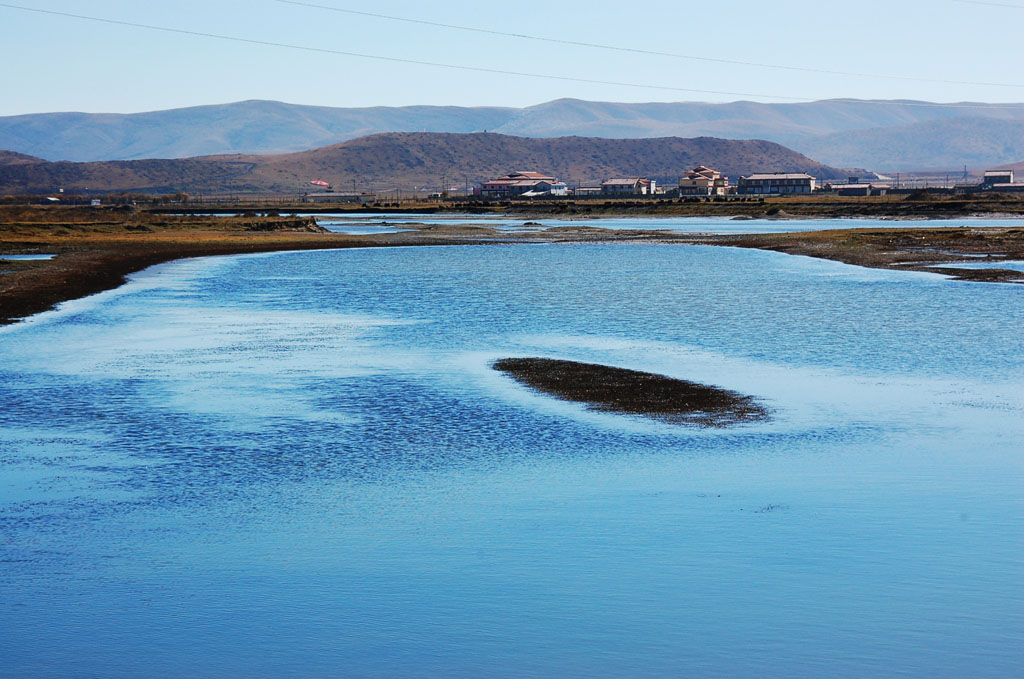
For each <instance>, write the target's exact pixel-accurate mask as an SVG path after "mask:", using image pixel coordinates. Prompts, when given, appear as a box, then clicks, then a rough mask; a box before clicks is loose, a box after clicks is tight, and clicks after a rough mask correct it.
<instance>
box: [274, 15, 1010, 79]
mask: <svg viewBox="0 0 1024 679" xmlns="http://www.w3.org/2000/svg"><path fill="white" fill-rule="evenodd" d="M276 2H279V3H281V4H285V5H298V6H301V7H313V8H316V9H325V10H329V11H331V12H341V13H343V14H353V15H357V16H365V17H373V18H375V19H387V20H388V21H402V22H405V23H409V24H419V25H421V26H433V27H435V28H449V29H452V30H456V31H468V32H471V33H483V34H485V35H500V36H503V37H507V38H520V39H523V40H535V41H538V42H548V43H555V44H558V45H572V46H575V47H589V48H592V49H600V50H611V51H615V52H629V53H632V54H644V55H648V56H657V57H669V58H672V59H685V60H690V61H703V62H710V63H716V64H729V65H732V66H753V67H756V68H774V69H779V70H784V71H801V72H804V73H818V74H824V75H841V76H849V77H857V78H884V79H889V80H911V81H916V82H926V83H941V84H943V85H976V86H980V87H1012V88H1019V89H1024V85H1014V84H1009V83H989V82H978V81H972V80H944V79H941V78H921V77H918V76H910V75H894V74H888V73H860V72H857V71H835V70H829V69H824V68H814V67H811V66H789V65H785V64H768V63H762V62H757V61H738V60H734V59H720V58H717V57H706V56H697V55H692V54H679V53H676V52H658V51H655V50H645V49H638V48H635V47H623V46H621V45H604V44H600V43H593V42H582V41H578V40H565V39H561V38H546V37H543V36H538V35H529V34H526V33H511V32H507V31H496V30H493V29H488V28H477V27H474V26H461V25H458V24H448V23H442V22H439V21H428V20H425V19H410V18H408V17H400V16H393V15H389V14H377V13H375V12H366V11H362V10H355V9H345V8H342V7H334V6H331V5H319V4H316V3H313V2H302V1H301V0H276ZM975 4H999V3H983V2H979V3H975ZM1006 6H1008V7H1015V5H1006ZM1021 9H1024V8H1021Z"/></svg>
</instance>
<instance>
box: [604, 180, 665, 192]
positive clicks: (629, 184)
mask: <svg viewBox="0 0 1024 679" xmlns="http://www.w3.org/2000/svg"><path fill="white" fill-rule="evenodd" d="M656 190H657V184H656V182H654V181H652V180H650V179H648V178H647V177H616V178H614V179H609V180H608V181H604V182H601V193H602V194H604V195H606V196H650V195H654V193H655V191H656Z"/></svg>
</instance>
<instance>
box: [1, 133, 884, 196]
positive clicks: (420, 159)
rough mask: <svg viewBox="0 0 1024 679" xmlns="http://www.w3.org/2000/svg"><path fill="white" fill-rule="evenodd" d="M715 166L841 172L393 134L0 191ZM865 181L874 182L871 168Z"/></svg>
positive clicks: (14, 181)
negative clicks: (290, 150) (298, 150)
mask: <svg viewBox="0 0 1024 679" xmlns="http://www.w3.org/2000/svg"><path fill="white" fill-rule="evenodd" d="M697 165H708V166H711V167H714V168H716V169H719V170H721V171H722V172H723V173H725V174H727V175H729V176H731V177H738V176H740V175H744V174H751V173H753V172H771V171H778V172H808V173H810V174H813V175H815V176H817V177H820V178H822V179H834V178H839V177H845V176H846V175H847V171H846V170H838V169H836V168H832V167H828V166H826V165H823V164H821V163H818V162H815V161H813V160H811V159H810V158H807V157H806V156H803V155H801V154H799V153H797V152H795V151H792V150H790V149H787V148H785V147H784V146H780V145H779V144H775V143H772V142H767V141H759V140H753V141H751V140H743V141H736V140H727V139H715V138H711V137H700V138H697V139H681V138H678V137H665V138H661V139H598V138H590V137H559V138H555V139H532V138H524V137H512V136H507V135H500V134H488V133H474V134H437V133H387V134H376V135H371V136H368V137H361V138H359V139H353V140H351V141H348V142H344V143H342V144H336V145H333V146H325V147H322V148H318V149H313V150H311V151H302V152H299V153H288V154H283V155H271V156H252V155H231V156H204V157H198V158H185V159H180V160H133V161H109V162H94V163H72V162H56V163H50V162H45V161H39V162H15V163H9V164H4V163H2V162H0V193H45V192H49V191H54V190H56V189H58V188H63V189H65V191H68V192H80V191H85V190H87V189H88V190H89V191H137V192H149V193H170V192H176V191H184V192H186V193H193V194H195V193H291V194H294V193H296V192H298V191H304V190H306V189H307V188H308V187H309V181H310V180H312V179H323V180H326V181H328V182H331V183H332V184H334V185H336V186H338V187H339V188H350V187H351V186H352V185H353V183H354V185H355V186H356V187H357V188H359V189H374V190H386V189H389V188H401V189H404V190H408V189H413V188H420V189H423V188H428V189H436V188H438V187H440V186H441V183H442V180H444V181H447V182H448V184H449V185H455V186H462V185H464V184H465V183H466V182H469V183H475V182H479V181H481V180H484V179H488V178H490V177H493V176H495V175H497V174H502V173H505V172H508V171H510V170H539V171H543V172H550V173H552V174H554V175H556V176H558V177H560V178H562V179H563V180H564V181H566V182H568V183H571V184H575V183H577V182H582V183H584V184H586V183H595V182H600V181H601V180H603V179H607V178H608V177H612V176H638V175H643V176H648V177H651V178H655V179H658V180H660V181H662V182H665V181H668V182H670V183H674V182H675V181H676V179H677V178H678V177H679V175H680V174H682V173H683V172H684V171H685V170H687V169H691V168H693V167H695V166H697ZM858 172H859V174H861V175H862V176H863V175H866V174H868V173H865V172H864V171H863V170H861V171H858Z"/></svg>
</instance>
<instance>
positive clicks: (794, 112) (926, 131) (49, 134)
mask: <svg viewBox="0 0 1024 679" xmlns="http://www.w3.org/2000/svg"><path fill="white" fill-rule="evenodd" d="M979 107H980V108H979ZM1022 120H1024V104H998V105H989V104H971V103H967V104H931V103H928V102H915V101H860V100H848V99H839V100H826V101H816V102H807V103H796V104H763V103H756V102H749V101H738V102H732V103H723V104H711V103H700V102H678V103H613V102H594V101H582V100H578V99H558V100H556V101H550V102H546V103H543V104H538V105H536V106H530V107H527V108H521V109H520V108H503V107H477V108H467V107H458V106H406V107H371V108H330V107H322V106H301V105H296V104H286V103H281V102H275V101H243V102H237V103H232V104H219V105H211V106H197V107H192V108H182V109H173V110H168V111H154V112H149V113H136V114H127V115H122V114H110V113H104V114H91V113H41V114H31V115H22V116H8V117H0V148H6V149H10V150H12V151H18V152H21V153H26V154H30V155H33V156H38V157H40V158H46V159H47V160H75V161H92V160H133V159H143V158H186V157H195V156H202V155H211V154H235V153H241V154H266V153H286V152H293V151H304V150H308V149H312V148H317V147H320V146H326V145H330V144H336V143H340V142H343V141H347V140H350V139H355V138H358V137H362V136H366V135H370V134H376V133H381V132H421V131H426V132H455V133H468V132H482V131H485V130H486V131H489V132H497V133H501V134H510V135H516V136H525V137H537V138H552V137H562V136H573V135H575V136H587V137H600V138H609V139H627V138H656V137H685V138H693V137H717V138H724V139H765V140H768V141H774V142H776V143H779V144H783V145H785V146H788V147H790V148H794V149H796V150H798V151H800V152H801V153H805V154H807V155H809V156H811V157H820V158H821V159H823V160H824V161H825V162H828V163H829V164H831V165H835V166H866V167H870V168H872V169H877V170H893V169H911V168H915V167H917V166H919V165H922V164H923V165H926V166H928V167H949V168H951V169H953V168H957V167H962V166H963V165H964V164H965V163H966V164H968V165H971V166H973V167H985V166H990V165H995V164H1001V163H1007V162H1012V161H1014V160H1016V159H1018V158H1020V157H1021V155H1020V154H1019V153H1018V152H1017V149H1018V148H1019V146H1020V140H1021V137H1020V135H1019V134H1018V129H1019V124H1020V121H1022ZM965 131H967V133H968V134H967V136H966V138H965V136H964V135H965ZM893 139H896V140H898V141H900V142H901V143H900V145H899V149H900V152H899V154H893V153H892V152H891V151H892V149H893V144H892V140H893ZM993 140H996V141H995V142H993ZM998 140H1008V144H1001V142H999V141H998ZM822 153H827V154H828V155H827V156H826V155H822ZM1007 154H1009V155H1007Z"/></svg>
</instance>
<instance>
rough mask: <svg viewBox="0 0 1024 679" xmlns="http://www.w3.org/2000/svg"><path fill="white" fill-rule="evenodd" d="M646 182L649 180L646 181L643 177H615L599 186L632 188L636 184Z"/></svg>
mask: <svg viewBox="0 0 1024 679" xmlns="http://www.w3.org/2000/svg"><path fill="white" fill-rule="evenodd" d="M646 181H649V180H648V179H646V178H645V177H615V178H613V179H609V180H608V181H605V182H601V186H609V185H614V186H633V185H634V184H636V183H638V182H646Z"/></svg>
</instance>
